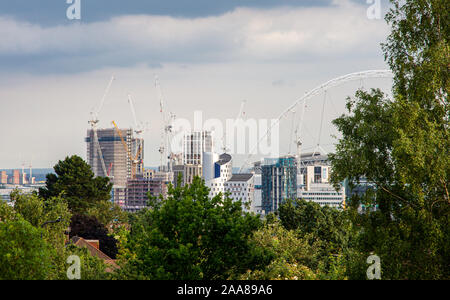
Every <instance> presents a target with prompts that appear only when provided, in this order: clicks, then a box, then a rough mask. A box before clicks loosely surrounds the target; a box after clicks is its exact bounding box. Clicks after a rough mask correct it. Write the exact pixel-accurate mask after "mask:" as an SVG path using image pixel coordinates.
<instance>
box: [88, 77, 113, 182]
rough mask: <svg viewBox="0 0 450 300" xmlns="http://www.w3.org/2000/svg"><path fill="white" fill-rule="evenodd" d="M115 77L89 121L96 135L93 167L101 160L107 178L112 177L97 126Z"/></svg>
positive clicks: (93, 110)
mask: <svg viewBox="0 0 450 300" xmlns="http://www.w3.org/2000/svg"><path fill="white" fill-rule="evenodd" d="M114 79H115V78H114V75H113V76H111V80H110V81H109V83H108V86H107V87H106V90H105V92H104V93H103V97H102V99H101V100H100V104H99V106H98V108H97V109H95V108H93V109H92V111H91V119H90V120H89V121H88V123H89V124H90V125H91V129H92V132H93V135H94V155H93V160H94V161H93V165H94V166H96V165H97V157H99V158H100V162H101V166H102V170H103V175H104V176H105V177H110V176H109V175H108V172H107V170H106V166H105V160H104V159H103V153H102V149H101V147H100V143H99V142H98V135H97V124H98V122H99V119H98V115H99V114H100V111H101V110H102V108H103V104H104V103H105V99H106V95H107V94H108V92H109V89H110V88H111V85H112V83H113V81H114Z"/></svg>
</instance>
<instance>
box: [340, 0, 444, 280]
mask: <svg viewBox="0 0 450 300" xmlns="http://www.w3.org/2000/svg"><path fill="white" fill-rule="evenodd" d="M449 8H450V5H449V2H448V1H445V0H407V1H402V2H398V1H393V8H392V9H391V11H390V12H389V13H388V14H387V16H386V20H387V22H388V23H389V25H390V26H391V28H392V32H391V34H390V35H389V37H388V39H387V42H386V43H385V44H384V45H383V50H384V53H385V57H386V60H387V62H388V63H389V65H390V67H391V69H392V71H393V73H394V87H393V99H392V100H389V99H387V98H386V97H385V95H384V94H383V93H382V92H381V91H379V90H372V91H371V92H364V91H358V92H357V93H356V96H355V98H354V99H350V98H349V99H348V101H347V108H348V115H343V116H341V117H340V118H338V119H337V120H335V121H334V124H335V125H336V126H337V128H338V129H339V131H340V132H341V133H342V138H341V139H340V140H339V143H338V145H337V147H336V153H335V154H334V155H331V162H332V166H333V169H332V180H333V182H334V183H335V184H338V183H339V182H341V181H342V180H344V179H346V178H347V179H348V180H349V183H350V186H355V185H357V184H358V183H359V182H360V180H361V178H365V179H366V180H367V181H369V182H370V183H372V184H373V186H374V189H371V190H369V191H368V192H367V193H366V194H365V195H363V197H353V198H352V199H351V201H350V206H351V208H352V209H356V207H358V206H359V205H360V204H370V205H372V206H375V205H377V206H378V210H377V211H374V212H373V211H369V212H367V213H366V214H363V215H358V214H353V216H354V222H355V224H357V225H359V226H361V231H360V235H359V236H358V242H357V248H358V249H359V254H361V253H366V255H367V256H368V255H370V253H375V254H377V255H379V256H380V257H381V266H382V278H385V279H442V278H447V279H448V278H450V275H449V268H448V261H450V257H449V253H450V251H449V245H450V243H449V241H450V237H449V234H450V232H449V212H450V211H449V207H450V206H449V204H450V200H449V196H448V189H449V182H450V180H449V171H450V164H449V158H450V155H449V149H450V139H449V131H448V128H449V106H448V105H449V103H448V87H449V81H448V78H449V66H450V58H449V44H448V38H449V36H450V34H449V33H450V27H449V18H448V16H449V14H450V10H449ZM357 252H358V251H357ZM357 268H360V269H361V268H363V266H362V265H361V266H359V267H357ZM359 273H360V274H361V272H359Z"/></svg>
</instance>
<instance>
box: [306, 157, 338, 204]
mask: <svg viewBox="0 0 450 300" xmlns="http://www.w3.org/2000/svg"><path fill="white" fill-rule="evenodd" d="M300 162H301V166H300V168H299V177H298V184H297V186H298V191H297V193H298V198H301V199H304V200H307V201H313V202H316V203H318V204H320V205H321V206H331V207H335V208H342V207H343V206H344V204H345V188H344V186H343V185H341V187H340V189H339V190H337V191H336V189H335V188H334V187H333V185H332V184H331V183H330V171H331V166H330V163H329V162H328V156H327V155H322V154H320V153H306V154H304V155H302V156H301V160H300Z"/></svg>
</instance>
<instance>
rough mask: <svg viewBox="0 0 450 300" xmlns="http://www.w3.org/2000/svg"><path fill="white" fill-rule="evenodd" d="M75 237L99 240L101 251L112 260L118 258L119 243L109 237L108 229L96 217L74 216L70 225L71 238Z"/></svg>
mask: <svg viewBox="0 0 450 300" xmlns="http://www.w3.org/2000/svg"><path fill="white" fill-rule="evenodd" d="M73 236H78V237H82V238H84V239H88V240H89V239H95V240H99V243H100V251H102V252H103V253H105V254H106V255H108V256H109V257H111V258H112V259H115V258H116V255H117V241H116V240H115V239H114V237H112V236H110V235H108V229H107V228H106V227H105V226H104V225H103V224H101V223H100V222H99V221H98V220H97V219H96V218H95V217H93V216H86V215H78V214H75V215H73V216H72V220H71V223H70V237H73Z"/></svg>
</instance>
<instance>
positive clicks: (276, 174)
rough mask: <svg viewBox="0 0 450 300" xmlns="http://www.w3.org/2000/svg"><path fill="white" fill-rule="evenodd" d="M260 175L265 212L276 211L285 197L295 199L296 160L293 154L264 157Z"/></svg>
mask: <svg viewBox="0 0 450 300" xmlns="http://www.w3.org/2000/svg"><path fill="white" fill-rule="evenodd" d="M261 175H262V176H261V196H262V197H261V201H262V209H263V210H264V211H265V213H270V212H275V211H277V210H278V208H279V207H280V205H281V204H282V203H283V202H284V201H286V200H287V199H292V200H294V199H297V161H296V158H295V157H294V156H285V157H280V158H273V159H270V158H266V159H264V161H263V162H262V164H261Z"/></svg>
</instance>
